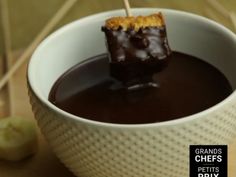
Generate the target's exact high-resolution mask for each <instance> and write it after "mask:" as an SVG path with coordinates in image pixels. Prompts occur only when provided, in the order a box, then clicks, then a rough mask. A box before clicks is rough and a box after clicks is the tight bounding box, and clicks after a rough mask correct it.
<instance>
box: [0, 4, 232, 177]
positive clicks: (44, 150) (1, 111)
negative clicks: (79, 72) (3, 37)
mask: <svg viewBox="0 0 236 177" xmlns="http://www.w3.org/2000/svg"><path fill="white" fill-rule="evenodd" d="M25 1H26V0H22V2H25ZM43 1H45V0H43ZM10 2H11V3H13V0H10ZM15 2H17V1H15ZM18 2H19V1H18ZM30 2H31V1H30ZM33 2H35V3H36V1H33ZM38 2H39V1H38ZM45 2H46V1H45ZM97 2H98V1H97V0H96V1H95V0H93V6H91V5H90V4H91V2H90V3H89V2H88V1H81V2H78V4H77V5H76V8H78V9H79V10H80V12H79V13H75V12H74V11H73V12H71V13H72V14H70V15H69V17H66V18H65V19H64V20H63V21H62V23H61V25H62V24H64V23H67V22H68V21H71V20H73V18H75V17H77V18H78V17H80V16H83V15H86V14H90V13H93V12H98V11H102V10H108V9H111V8H112V7H113V8H118V6H120V7H122V6H121V5H122V3H120V2H117V1H112V3H113V2H114V6H112V5H111V3H109V2H108V1H105V0H101V2H100V3H97ZM110 2H111V1H110ZM195 2H196V1H194V3H193V1H185V0H178V3H177V1H174V0H169V1H166V0H160V1H157V2H156V0H155V1H154V0H146V1H145V2H144V1H140V0H137V1H131V4H132V5H133V6H135V7H143V6H145V7H147V6H148V7H157V6H158V7H169V8H175V9H181V10H187V11H191V12H195V13H198V14H201V15H206V16H207V15H208V16H209V17H211V18H213V19H214V20H216V21H218V22H220V23H223V24H224V25H226V26H227V27H229V28H231V29H233V27H232V25H231V24H230V21H229V20H228V19H224V18H222V17H221V16H220V15H219V14H217V13H216V12H215V11H214V10H213V9H211V8H208V9H209V10H206V9H204V6H205V3H204V1H203V0H199V1H197V3H195ZM220 2H221V3H222V4H223V5H225V6H226V7H227V8H228V9H230V10H236V1H234V0H229V1H228V0H227V1H226V0H225V1H223V0H222V1H220ZM28 3H29V1H28ZM232 4H235V5H234V6H233V7H234V8H235V9H232ZM79 6H80V7H79ZM120 7H119V8H120ZM14 8H15V7H13V9H14ZM76 14H77V15H76ZM26 32H27V30H26ZM26 32H25V33H26ZM17 35H18V34H17ZM32 37H33V35H32V36H31V38H32ZM24 43H25V42H18V44H20V45H23V44H24ZM18 44H15V47H17V45H18ZM0 47H1V46H0ZM21 52H22V50H21V51H15V52H14V53H13V54H14V57H13V59H12V63H14V62H15V60H16V59H17V58H18V56H19V55H20V53H21ZM0 67H1V68H3V60H0ZM26 67H27V64H24V65H23V66H22V67H21V68H20V69H19V70H18V71H17V73H16V74H15V75H14V76H13V77H12V81H13V93H12V96H13V100H14V102H13V112H14V115H17V116H21V117H25V118H26V119H34V116H33V114H32V111H31V107H30V104H29V99H28V95H27V88H26V77H25V76H26ZM0 72H1V73H0V76H1V75H2V74H3V70H1V71H0ZM19 93H20V94H19ZM7 115H8V97H7V89H6V88H5V89H3V90H2V91H1V92H0V117H5V116H7ZM228 154H229V177H235V176H236V168H235V167H236V138H235V142H232V143H231V144H230V145H229V153H228ZM53 176H56V177H73V174H72V173H71V172H69V171H68V170H67V169H66V168H65V167H64V166H63V164H61V163H60V162H59V160H58V159H57V158H56V157H55V155H54V154H53V152H52V151H51V149H50V148H49V146H48V144H47V142H46V141H45V139H44V137H43V136H42V135H41V134H40V132H39V149H38V152H37V153H36V154H35V155H34V156H33V157H31V158H28V159H26V160H24V161H21V162H16V163H12V162H5V161H0V177H53Z"/></svg>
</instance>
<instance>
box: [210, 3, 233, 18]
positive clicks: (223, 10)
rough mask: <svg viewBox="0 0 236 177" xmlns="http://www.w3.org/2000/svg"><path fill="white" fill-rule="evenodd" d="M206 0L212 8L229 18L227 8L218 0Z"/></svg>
mask: <svg viewBox="0 0 236 177" xmlns="http://www.w3.org/2000/svg"><path fill="white" fill-rule="evenodd" d="M207 2H208V3H209V4H210V5H211V7H212V8H214V9H215V10H216V11H217V12H219V13H220V14H221V15H223V16H224V17H225V18H229V12H228V10H227V9H226V8H225V7H224V6H222V5H221V4H220V3H219V2H218V1H216V0H207Z"/></svg>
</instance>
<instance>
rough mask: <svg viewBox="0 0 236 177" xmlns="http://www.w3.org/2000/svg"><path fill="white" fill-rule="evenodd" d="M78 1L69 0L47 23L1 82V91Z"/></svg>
mask: <svg viewBox="0 0 236 177" xmlns="http://www.w3.org/2000/svg"><path fill="white" fill-rule="evenodd" d="M76 1H77V0H67V1H66V2H65V3H64V4H63V5H62V7H61V8H60V9H59V10H58V11H57V13H56V14H55V15H54V16H53V17H52V19H51V20H50V21H49V22H48V23H47V25H46V26H45V27H44V28H43V30H42V31H41V32H40V33H39V34H38V35H37V37H36V38H35V39H34V40H33V42H32V43H31V44H30V45H29V47H27V49H26V50H25V51H24V53H23V54H22V55H21V56H20V57H19V58H18V59H17V61H16V62H15V64H14V65H13V66H12V67H11V69H10V70H9V71H8V72H7V73H6V74H5V75H4V76H3V78H2V79H1V80H0V89H1V88H2V87H3V86H4V85H5V84H6V83H7V81H8V80H9V78H10V77H11V76H12V75H13V74H14V73H15V72H16V71H17V69H18V68H19V67H20V66H21V65H22V64H23V63H24V62H25V61H26V60H27V59H28V58H29V57H30V56H31V55H32V53H33V51H34V50H35V48H36V47H37V46H38V44H39V43H40V42H41V41H42V40H43V39H44V38H45V37H46V36H47V35H48V34H49V33H50V31H51V30H52V29H53V28H54V27H55V26H56V24H57V23H58V22H59V21H60V20H61V19H62V18H63V17H64V16H65V15H66V13H67V12H68V11H69V10H70V9H71V8H72V6H73V5H74V4H75V3H76Z"/></svg>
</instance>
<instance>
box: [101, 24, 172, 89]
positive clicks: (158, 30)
mask: <svg viewBox="0 0 236 177" xmlns="http://www.w3.org/2000/svg"><path fill="white" fill-rule="evenodd" d="M102 31H104V32H105V35H106V39H107V48H108V51H109V58H110V75H111V76H112V77H114V78H116V79H117V80H119V81H121V82H122V83H123V84H125V85H126V86H131V85H135V84H140V83H147V82H153V80H152V75H153V74H154V73H156V72H159V71H161V70H162V69H163V68H165V67H166V66H167V64H168V62H169V60H170V57H171V50H170V47H169V45H168V41H167V36H166V28H165V26H162V27H146V28H140V29H139V30H138V31H135V30H134V29H128V30H123V29H122V28H121V27H120V28H119V29H117V30H111V29H108V28H106V27H102Z"/></svg>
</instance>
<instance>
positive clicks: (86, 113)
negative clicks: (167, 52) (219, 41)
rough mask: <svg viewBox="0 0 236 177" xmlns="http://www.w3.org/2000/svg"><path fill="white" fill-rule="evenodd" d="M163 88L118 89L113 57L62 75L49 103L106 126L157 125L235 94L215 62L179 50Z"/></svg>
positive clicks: (160, 77) (162, 76)
mask: <svg viewBox="0 0 236 177" xmlns="http://www.w3.org/2000/svg"><path fill="white" fill-rule="evenodd" d="M153 80H154V81H156V82H158V83H159V88H153V87H150V88H145V89H140V90H136V91H128V90H127V89H124V88H121V89H116V90H114V89H112V87H113V86H114V85H116V83H117V82H116V81H115V80H114V79H113V78H111V77H110V74H109V63H108V58H107V55H101V56H97V57H93V58H91V59H89V60H87V61H86V62H83V63H80V64H78V65H76V66H74V67H73V68H71V69H70V70H69V71H67V72H66V73H65V74H64V75H62V76H61V77H60V78H59V79H58V80H57V81H56V83H55V84H54V86H53V87H52V89H51V92H50V95H49V100H50V101H51V102H52V103H53V104H55V105H56V106H57V107H59V108H61V109H62V110H65V111H67V112H69V113H71V114H74V115H77V116H80V117H83V118H86V119H91V120H96V121H100V122H109V123H120V124H141V123H153V122H161V121H167V120H173V119H177V118H180V117H183V116H188V115H192V114H195V113H197V112H200V111H203V110H205V109H207V108H209V107H211V106H214V105H215V104H217V103H219V102H220V101H222V100H223V99H225V98H226V97H227V96H229V95H230V94H231V93H232V88H231V86H230V84H229V82H228V80H227V79H226V78H225V76H224V75H223V74H222V73H221V72H220V71H218V70H217V69H216V68H215V67H213V66H211V65H210V64H208V63H206V62H204V61H202V60H200V59H198V58H195V57H193V56H189V55H186V54H183V53H179V52H173V53H172V60H171V62H169V65H168V67H166V68H165V69H164V70H163V71H162V72H159V73H157V74H154V77H153Z"/></svg>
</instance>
